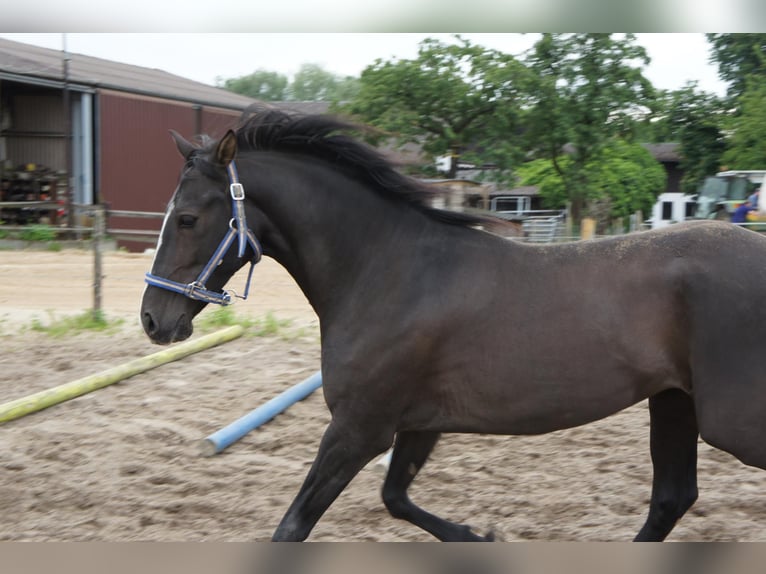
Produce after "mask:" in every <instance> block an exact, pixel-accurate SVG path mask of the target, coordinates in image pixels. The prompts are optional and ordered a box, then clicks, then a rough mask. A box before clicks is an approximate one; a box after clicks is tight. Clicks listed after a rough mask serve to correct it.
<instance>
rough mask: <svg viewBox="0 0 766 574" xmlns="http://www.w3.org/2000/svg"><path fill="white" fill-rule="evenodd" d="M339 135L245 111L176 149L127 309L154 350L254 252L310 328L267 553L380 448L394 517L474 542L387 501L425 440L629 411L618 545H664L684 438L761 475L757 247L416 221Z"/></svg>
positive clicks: (703, 236)
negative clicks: (148, 255) (638, 510)
mask: <svg viewBox="0 0 766 574" xmlns="http://www.w3.org/2000/svg"><path fill="white" fill-rule="evenodd" d="M349 128H352V126H349V125H347V124H346V123H344V122H343V121H341V120H338V119H335V118H330V117H326V116H305V117H298V116H288V115H286V114H284V113H282V112H279V111H273V110H265V111H263V112H262V113H259V114H257V115H255V116H254V117H252V118H250V119H249V120H247V121H245V122H243V123H242V124H241V127H239V128H238V129H237V130H236V132H234V131H230V132H228V133H227V134H226V135H225V136H224V137H222V138H221V139H220V140H218V141H213V140H209V141H207V142H205V143H203V144H202V145H200V146H195V145H192V144H191V143H189V142H187V141H186V140H184V139H183V138H181V137H180V136H179V135H178V134H174V137H175V140H176V143H177V146H178V149H179V150H180V152H181V154H182V155H183V156H184V158H185V159H186V164H185V166H184V168H183V172H182V174H181V177H180V182H179V185H178V188H177V190H176V192H175V194H174V196H173V198H172V200H171V202H170V205H169V207H168V210H167V215H166V218H165V222H164V225H163V230H162V233H161V237H160V243H159V244H158V248H157V253H156V257H155V261H154V263H153V267H152V271H151V273H150V274H148V279H147V281H148V282H149V284H150V285H149V287H148V288H147V289H146V291H145V294H144V297H143V302H142V308H141V319H142V322H143V325H144V328H145V330H146V333H147V334H148V335H149V337H150V338H151V339H152V340H153V341H155V342H157V343H170V342H172V341H176V340H181V339H184V338H186V337H188V336H189V335H190V334H191V332H192V326H191V322H192V319H193V317H194V316H195V315H196V314H197V313H199V312H200V311H201V310H202V308H203V307H204V306H205V305H206V304H207V303H208V302H216V303H227V302H228V300H229V297H230V295H229V294H228V293H225V292H223V291H222V289H223V287H224V285H225V284H226V282H227V280H228V279H229V278H230V277H231V276H232V275H233V274H234V273H235V272H236V271H237V270H238V269H239V268H240V267H242V266H243V265H245V264H246V263H248V262H250V261H252V262H255V261H257V259H258V258H259V257H260V255H261V251H263V254H265V255H268V256H270V257H273V258H274V259H276V260H277V261H278V262H279V263H281V264H282V265H283V266H284V267H285V268H286V269H287V271H288V272H289V273H290V274H291V275H292V277H293V278H294V279H295V281H296V282H297V283H298V285H299V286H300V288H301V289H302V290H303V292H304V293H305V295H306V297H307V299H308V301H309V302H310V303H311V305H312V306H313V308H314V310H315V311H316V313H317V316H318V317H319V320H320V326H321V337H322V377H323V390H324V396H325V400H326V402H327V405H328V407H329V409H330V412H331V414H332V420H331V422H330V424H329V426H328V428H327V430H326V431H325V434H324V436H323V438H322V441H321V444H320V447H319V452H318V454H317V456H316V459H315V460H314V463H313V466H312V467H311V470H310V471H309V473H308V476H307V477H306V480H305V482H304V484H303V486H302V488H301V489H300V492H299V493H298V495H297V497H296V498H295V500H294V502H293V503H292V505H291V506H290V508H289V509H288V511H287V513H286V515H285V517H284V518H283V520H282V522H281V523H280V524H279V527H278V528H277V530H276V532H275V534H274V540H303V539H305V538H306V537H307V536H308V535H309V533H310V532H311V529H312V528H313V526H314V525H315V524H316V522H317V521H318V520H319V518H320V517H321V516H322V514H323V513H324V512H325V510H326V509H327V508H328V507H329V506H330V504H331V503H332V502H333V500H334V499H335V498H336V497H337V496H338V495H339V494H340V492H341V491H342V490H343V489H344V488H345V487H346V485H347V484H348V483H349V482H350V481H351V479H352V478H353V477H354V476H355V475H356V474H357V473H358V472H359V470H360V469H362V468H363V467H364V466H365V465H366V464H367V463H368V462H369V461H370V460H372V459H373V458H375V457H376V456H378V455H379V454H380V453H382V452H384V451H385V450H386V449H388V448H389V447H390V446H391V444H392V443H393V444H394V450H393V456H392V459H391V464H390V467H389V470H388V474H387V476H386V479H385V483H384V485H383V492H382V495H383V501H384V503H385V505H386V507H387V508H388V510H389V511H390V513H391V514H392V515H393V516H394V517H397V518H401V519H404V520H408V521H410V522H411V523H413V524H415V525H417V526H419V527H420V528H423V529H425V530H426V531H428V532H430V533H431V534H432V535H433V536H435V537H436V538H439V539H441V540H457V541H468V540H487V539H491V535H489V536H486V537H481V536H479V535H477V534H475V533H473V532H472V531H471V529H470V528H469V527H468V526H464V525H458V524H454V523H451V522H448V521H447V520H444V519H442V518H439V517H437V516H434V515H432V514H429V513H428V512H426V511H425V510H422V509H421V508H419V507H418V506H416V505H415V504H413V503H412V502H411V501H410V499H409V497H408V495H407V489H408V486H409V485H410V483H411V482H412V480H413V479H414V478H415V475H416V474H417V472H418V470H419V469H420V468H421V466H422V465H423V464H424V462H425V461H426V458H427V457H428V455H429V453H430V452H431V450H432V449H433V448H434V445H435V444H436V442H437V440H438V438H439V436H440V433H443V432H453V433H494V434H538V433H547V432H550V431H554V430H557V429H563V428H567V427H573V426H577V425H582V424H585V423H588V422H591V421H594V420H597V419H600V418H603V417H606V416H608V415H610V414H612V413H615V412H617V411H619V410H621V409H624V408H626V407H628V406H629V405H632V404H634V403H636V402H638V401H641V400H643V399H646V398H648V399H649V410H650V418H651V437H650V445H651V455H652V463H653V467H654V481H653V485H652V496H651V504H650V507H649V514H648V518H647V519H646V522H645V524H644V526H643V528H641V530H640V532H639V533H638V535H637V537H636V540H663V539H664V538H665V537H666V536H667V535H668V533H669V532H670V531H671V529H672V528H673V526H674V524H675V523H676V521H677V520H678V519H679V518H680V517H681V516H682V515H683V514H684V513H685V512H686V510H687V509H688V508H689V507H690V506H691V505H692V504H693V503H694V501H695V500H696V498H697V480H696V459H697V440H698V436H701V437H702V438H703V439H704V440H705V441H707V442H708V443H709V444H711V445H714V446H716V447H718V448H720V449H723V450H725V451H728V452H730V453H732V454H733V455H734V456H736V457H738V458H739V459H740V460H741V461H743V462H744V463H746V464H749V465H754V466H757V467H760V468H764V467H766V440H764V439H766V416H764V413H763V410H762V409H763V407H764V398H765V397H766V378H765V377H764V376H763V364H764V363H763V352H762V349H763V347H764V344H766V321H765V320H766V316H764V312H763V310H762V309H763V304H762V303H763V302H762V300H761V299H762V297H763V294H764V293H766V239H764V238H763V237H761V236H759V235H758V234H756V233H753V232H750V231H746V230H743V229H740V228H738V227H736V226H734V225H731V224H729V223H720V222H710V223H699V224H679V225H675V226H672V227H671V228H670V229H669V230H662V231H657V232H645V233H637V234H632V235H628V236H622V237H618V238H610V239H603V240H595V241H585V242H578V243H570V244H561V245H555V246H531V245H524V244H520V243H517V242H513V241H510V240H507V239H503V238H501V237H499V236H497V235H494V234H491V233H488V232H487V231H483V230H482V229H481V228H480V227H481V224H482V219H481V218H479V217H473V216H471V215H467V214H459V213H449V212H444V211H439V210H435V209H432V208H431V207H429V198H430V193H431V192H430V191H429V189H428V188H426V187H424V186H422V185H421V184H419V183H418V182H416V181H414V180H411V179H409V178H407V177H405V176H403V175H401V174H400V173H399V172H397V171H396V170H395V169H393V168H392V166H391V165H390V164H389V163H387V162H386V161H385V160H384V159H383V158H382V156H381V155H380V154H378V153H377V152H376V151H374V150H372V149H371V148H369V147H367V146H365V145H363V144H362V143H360V142H358V141H356V139H354V138H353V137H352V136H350V135H349V134H348V132H347V131H346V130H347V129H349ZM235 159H236V161H235ZM235 165H236V169H234V167H235ZM237 170H238V173H239V175H237ZM238 178H241V179H238ZM240 182H241V184H242V185H243V186H244V193H243V190H242V187H240V185H239V184H240ZM232 183H233V185H231V184H232ZM232 197H233V198H234V199H232ZM232 205H233V207H232ZM232 213H233V214H234V216H232ZM222 237H224V240H222V239H221V238H222ZM227 238H228V239H227ZM237 238H238V239H239V241H238V243H239V249H238V252H235V251H237V250H234V251H232V250H229V247H228V246H229V245H230V244H233V243H234V242H235V240H237ZM217 245H218V246H219V247H218V249H217V251H216V246H217ZM214 251H215V252H216V254H215V255H213V253H214ZM206 262H208V264H207V265H206ZM203 269H204V270H205V271H203Z"/></svg>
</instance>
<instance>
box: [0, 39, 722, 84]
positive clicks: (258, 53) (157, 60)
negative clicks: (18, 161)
mask: <svg viewBox="0 0 766 574" xmlns="http://www.w3.org/2000/svg"><path fill="white" fill-rule="evenodd" d="M462 36H463V37H465V38H467V39H468V40H470V41H471V43H474V44H480V45H483V46H486V47H488V48H493V49H496V50H500V51H502V52H505V53H509V54H514V55H519V54H521V53H522V52H523V51H524V50H526V49H528V48H529V47H531V46H532V44H534V42H535V40H536V39H537V38H538V37H539V35H538V34H536V33H526V34H525V33H481V32H475V33H466V34H462ZM0 37H4V38H7V39H10V40H15V41H19V42H25V43H28V44H35V45H39V46H44V47H47V48H53V49H57V50H61V49H63V46H64V43H66V48H67V50H68V51H69V52H73V53H80V54H86V55H90V56H97V57H99V58H104V59H107V60H114V61H118V62H123V63H127V64H135V65H138V66H145V67H150V68H159V69H161V70H164V71H166V72H170V73H173V74H176V75H179V76H183V77H185V78H189V79H192V80H196V81H199V82H203V83H206V84H210V85H215V84H216V83H217V82H218V81H219V80H220V79H225V78H234V77H238V76H244V75H247V74H250V73H252V72H254V71H256V70H258V69H263V70H270V71H275V72H279V73H281V74H284V75H286V76H290V77H291V76H292V75H293V74H295V72H297V71H298V69H299V68H300V66H301V65H302V64H307V63H311V64H319V65H321V66H322V67H323V68H324V69H325V70H327V71H329V72H333V73H335V74H338V75H341V76H358V75H359V74H360V73H361V71H362V70H363V69H364V68H365V67H367V66H368V65H370V64H372V63H373V62H374V61H375V60H376V59H378V58H380V59H383V60H389V59H392V58H394V57H395V58H399V59H406V58H414V57H416V56H417V49H418V44H419V43H420V42H421V41H422V40H423V39H425V38H427V37H435V38H439V39H441V40H444V41H449V40H450V38H451V34H447V33H394V32H392V33H356V32H347V33H334V32H313V33H298V32H257V33H66V34H61V33H0ZM637 43H638V44H639V45H641V46H643V47H644V48H645V49H646V50H647V52H648V54H649V57H650V58H651V63H650V64H649V66H648V67H647V68H646V69H645V71H644V73H645V75H646V77H647V78H648V79H649V80H650V81H651V82H652V84H653V85H654V86H655V87H656V88H659V89H668V90H674V89H678V88H681V87H683V86H684V85H685V84H686V82H688V81H697V82H698V86H699V89H701V90H704V91H706V92H712V93H715V94H718V95H723V94H724V93H725V92H726V85H725V84H724V83H723V82H721V81H720V80H719V79H718V76H717V68H716V66H715V65H714V64H711V63H710V62H709V58H710V54H709V46H708V43H707V40H706V39H705V35H704V34H703V33H699V32H689V33H675V32H666V33H639V34H637Z"/></svg>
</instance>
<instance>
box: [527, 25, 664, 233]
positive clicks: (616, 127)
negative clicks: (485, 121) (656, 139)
mask: <svg viewBox="0 0 766 574" xmlns="http://www.w3.org/2000/svg"><path fill="white" fill-rule="evenodd" d="M648 61H649V59H648V56H647V55H646V51H645V50H644V49H643V48H642V47H640V46H637V45H636V44H635V36H633V35H632V34H625V35H624V36H621V35H620V36H618V35H614V34H601V33H599V34H543V35H542V38H541V39H540V40H539V41H538V42H537V43H536V44H535V46H534V48H533V50H532V51H531V52H530V54H529V56H528V58H527V60H526V63H527V65H528V66H529V68H530V70H531V71H532V72H533V75H532V78H533V81H532V82H531V84H530V86H529V91H528V94H529V98H528V102H527V104H528V105H527V112H526V114H525V125H526V126H527V127H528V130H527V133H526V138H527V140H526V141H527V146H528V148H529V149H530V150H533V153H534V154H535V156H536V157H538V158H546V159H548V160H549V161H550V162H552V163H553V166H554V168H555V169H556V171H557V172H558V174H559V176H560V178H561V180H562V183H563V185H564V189H565V190H566V194H567V197H568V198H569V200H570V202H571V205H572V213H573V217H574V218H575V220H578V219H579V217H580V212H581V210H582V208H583V207H584V205H585V202H586V201H587V200H588V194H589V193H590V192H589V190H590V189H592V188H593V185H592V183H593V170H592V167H591V166H592V165H593V163H594V161H595V160H596V158H598V157H599V155H600V154H601V151H602V148H604V147H605V146H606V145H607V144H608V143H609V142H610V141H611V139H612V138H613V137H614V136H621V137H623V138H630V137H632V135H633V133H634V132H635V129H636V126H637V120H636V117H637V116H638V115H639V113H645V112H646V110H648V109H649V107H650V105H651V103H652V99H653V96H654V91H653V89H652V86H651V84H650V82H649V81H648V80H647V79H646V78H645V77H644V76H643V73H642V66H643V65H646V64H647V63H648ZM565 145H569V146H570V152H571V153H570V154H569V160H568V161H565V162H561V161H559V159H560V158H561V154H562V149H563V147H564V146H565Z"/></svg>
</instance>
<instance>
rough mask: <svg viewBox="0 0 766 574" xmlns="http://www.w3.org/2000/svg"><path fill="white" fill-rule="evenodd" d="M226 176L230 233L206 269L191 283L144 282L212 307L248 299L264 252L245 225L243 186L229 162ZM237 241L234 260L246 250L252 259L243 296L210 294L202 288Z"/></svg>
mask: <svg viewBox="0 0 766 574" xmlns="http://www.w3.org/2000/svg"><path fill="white" fill-rule="evenodd" d="M227 172H228V174H229V192H230V194H231V201H232V218H231V220H230V221H229V230H228V231H227V232H226V235H225V236H224V238H223V239H222V240H221V243H219V244H218V248H217V249H216V250H215V252H214V253H213V255H212V256H211V257H210V260H209V261H208V262H207V265H205V267H204V268H203V269H202V271H200V274H199V275H198V276H197V278H196V279H195V280H194V281H192V282H191V283H179V282H178V281H173V280H171V279H165V278H164V277H158V276H157V275H152V274H151V273H147V274H146V278H145V281H146V282H147V283H148V284H149V285H152V286H154V287H160V288H162V289H167V290H168V291H173V292H175V293H180V294H181V295H184V296H186V297H189V298H190V299H194V300H196V301H204V302H205V303H215V304H217V305H229V304H230V303H231V302H232V295H234V297H238V298H240V299H247V296H248V294H249V292H250V280H251V279H252V277H253V268H254V267H255V264H256V263H258V261H260V259H261V256H262V255H263V249H262V248H261V244H260V243H259V242H258V239H257V238H256V237H255V234H254V233H253V232H252V231H251V230H250V229H249V228H248V227H247V222H246V221H245V205H244V203H245V189H244V188H243V187H242V184H241V183H239V175H238V174H237V168H236V166H235V165H234V162H233V161H232V162H231V163H229V166H228V168H227ZM235 238H237V239H238V247H237V256H238V257H239V258H240V259H241V258H242V257H244V255H245V251H246V249H247V246H248V245H250V247H251V248H252V249H253V258H252V259H251V260H250V271H249V272H248V274H247V283H246V284H245V292H244V294H243V295H242V296H239V295H237V294H236V293H234V292H233V291H223V292H218V291H211V290H209V289H208V288H207V287H205V284H206V283H207V281H208V279H210V276H211V275H212V274H213V272H214V271H215V269H216V267H218V266H219V265H220V264H221V263H222V262H223V258H224V256H225V255H226V253H228V251H229V248H230V247H231V245H232V244H233V243H234V239H235Z"/></svg>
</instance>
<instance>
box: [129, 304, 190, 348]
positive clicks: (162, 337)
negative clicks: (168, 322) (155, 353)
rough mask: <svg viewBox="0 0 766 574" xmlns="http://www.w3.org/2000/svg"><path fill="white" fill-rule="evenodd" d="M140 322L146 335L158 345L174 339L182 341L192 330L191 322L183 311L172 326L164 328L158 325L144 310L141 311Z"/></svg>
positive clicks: (172, 341) (174, 340) (173, 341)
mask: <svg viewBox="0 0 766 574" xmlns="http://www.w3.org/2000/svg"><path fill="white" fill-rule="evenodd" d="M141 324H142V325H143V327H144V331H145V332H146V334H147V336H148V337H149V338H150V339H151V340H152V342H153V343H156V344H158V345H168V344H170V343H175V342H176V341H183V340H184V339H188V338H189V337H190V336H191V334H192V332H193V331H194V327H193V326H192V322H191V321H190V320H189V319H188V318H187V316H186V314H185V313H184V314H182V315H180V316H179V317H178V320H177V321H176V322H175V324H173V325H172V327H170V328H166V327H163V326H162V325H160V323H159V322H158V321H157V320H156V319H155V318H154V317H153V316H152V314H151V313H150V312H149V311H144V312H143V313H141Z"/></svg>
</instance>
